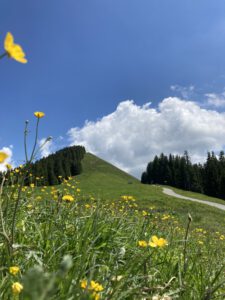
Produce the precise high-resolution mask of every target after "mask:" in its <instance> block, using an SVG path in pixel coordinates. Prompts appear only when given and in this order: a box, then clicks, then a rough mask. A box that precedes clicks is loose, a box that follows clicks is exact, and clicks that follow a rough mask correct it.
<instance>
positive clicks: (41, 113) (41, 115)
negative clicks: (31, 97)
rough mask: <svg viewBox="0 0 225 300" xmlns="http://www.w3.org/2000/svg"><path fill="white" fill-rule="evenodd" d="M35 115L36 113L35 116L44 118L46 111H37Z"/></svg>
mask: <svg viewBox="0 0 225 300" xmlns="http://www.w3.org/2000/svg"><path fill="white" fill-rule="evenodd" d="M34 115H35V117H37V118H38V119H40V118H43V117H44V116H45V113H43V112H42V111H35V112H34Z"/></svg>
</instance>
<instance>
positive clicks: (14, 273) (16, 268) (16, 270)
mask: <svg viewBox="0 0 225 300" xmlns="http://www.w3.org/2000/svg"><path fill="white" fill-rule="evenodd" d="M19 271H20V268H19V267H17V266H13V267H10V268H9V273H10V274H12V275H16V274H17V273H18V272H19Z"/></svg>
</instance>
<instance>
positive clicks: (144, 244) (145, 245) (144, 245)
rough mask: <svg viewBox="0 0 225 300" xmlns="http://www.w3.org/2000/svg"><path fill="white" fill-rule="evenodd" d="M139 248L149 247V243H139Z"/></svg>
mask: <svg viewBox="0 0 225 300" xmlns="http://www.w3.org/2000/svg"><path fill="white" fill-rule="evenodd" d="M138 246H139V247H147V246H148V243H147V242H146V241H138Z"/></svg>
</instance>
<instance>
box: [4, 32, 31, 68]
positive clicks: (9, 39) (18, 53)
mask: <svg viewBox="0 0 225 300" xmlns="http://www.w3.org/2000/svg"><path fill="white" fill-rule="evenodd" d="M4 48H5V51H6V53H7V55H8V56H9V57H10V58H13V59H15V60H16V61H18V62H20V63H23V64H25V63H27V59H26V58H25V53H24V52H23V49H22V47H21V46H20V45H17V44H14V38H13V35H12V34H11V33H10V32H8V33H7V34H6V37H5V41H4Z"/></svg>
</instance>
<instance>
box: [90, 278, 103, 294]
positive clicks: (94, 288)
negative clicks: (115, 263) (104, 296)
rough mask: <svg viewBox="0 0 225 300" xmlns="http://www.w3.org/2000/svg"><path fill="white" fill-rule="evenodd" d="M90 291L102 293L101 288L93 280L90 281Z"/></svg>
mask: <svg viewBox="0 0 225 300" xmlns="http://www.w3.org/2000/svg"><path fill="white" fill-rule="evenodd" d="M90 290H94V291H95V292H101V291H103V286H102V285H101V284H99V283H98V282H95V281H94V280H91V286H90Z"/></svg>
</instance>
